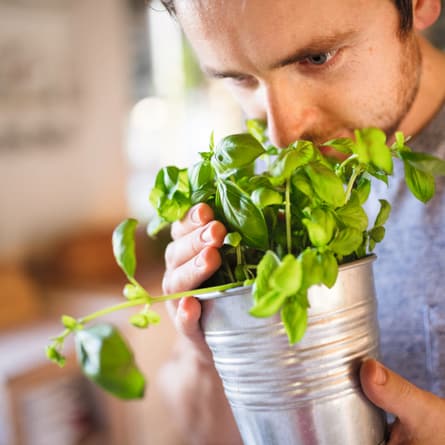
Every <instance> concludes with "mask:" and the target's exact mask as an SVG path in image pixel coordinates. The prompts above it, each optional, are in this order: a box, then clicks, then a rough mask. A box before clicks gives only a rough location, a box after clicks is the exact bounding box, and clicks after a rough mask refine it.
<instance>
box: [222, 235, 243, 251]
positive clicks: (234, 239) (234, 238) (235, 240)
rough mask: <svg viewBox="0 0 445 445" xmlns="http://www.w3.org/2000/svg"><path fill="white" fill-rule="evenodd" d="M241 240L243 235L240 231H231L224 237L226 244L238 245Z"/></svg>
mask: <svg viewBox="0 0 445 445" xmlns="http://www.w3.org/2000/svg"><path fill="white" fill-rule="evenodd" d="M240 242H241V235H240V234H239V233H238V232H230V233H228V234H227V235H226V236H225V237H224V244H227V245H228V246H232V247H237V246H239V244H240Z"/></svg>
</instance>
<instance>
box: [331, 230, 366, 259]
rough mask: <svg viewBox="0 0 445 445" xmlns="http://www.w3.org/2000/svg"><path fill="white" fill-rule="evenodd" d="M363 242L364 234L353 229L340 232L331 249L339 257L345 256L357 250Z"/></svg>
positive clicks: (332, 242)
mask: <svg viewBox="0 0 445 445" xmlns="http://www.w3.org/2000/svg"><path fill="white" fill-rule="evenodd" d="M362 241H363V232H362V231H360V230H357V229H353V228H352V227H346V228H344V229H341V230H339V231H338V232H337V233H336V235H335V237H334V239H333V240H332V241H331V243H330V244H329V248H330V249H331V250H332V251H333V252H335V253H336V254H338V255H341V256H345V255H349V254H351V253H353V252H354V251H355V250H357V249H358V248H359V247H360V245H361V244H362Z"/></svg>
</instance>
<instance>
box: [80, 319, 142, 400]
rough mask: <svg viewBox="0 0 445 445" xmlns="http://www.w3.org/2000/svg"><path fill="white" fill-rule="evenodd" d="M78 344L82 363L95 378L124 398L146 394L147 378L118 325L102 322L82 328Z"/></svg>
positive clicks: (108, 389) (87, 373) (98, 382)
mask: <svg viewBox="0 0 445 445" xmlns="http://www.w3.org/2000/svg"><path fill="white" fill-rule="evenodd" d="M75 344H76V353H77V359H78V361H79V364H80V366H81V367H82V370H83V372H84V373H85V375H86V376H87V377H89V378H90V379H91V380H92V381H94V382H95V383H97V384H98V385H100V386H101V387H102V388H104V389H105V390H106V391H109V392H111V393H112V394H114V395H115V396H118V397H120V398H122V399H139V398H142V397H143V395H144V388H145V379H144V377H143V375H142V374H141V372H140V371H139V370H138V368H137V366H136V364H135V361H134V357H133V354H132V352H131V351H130V350H129V349H128V347H127V345H126V343H125V341H124V339H123V338H122V337H121V335H120V333H119V332H118V330H117V329H116V328H114V327H113V326H111V325H108V324H101V325H96V326H93V327H91V328H88V329H84V330H82V331H78V332H76V336H75Z"/></svg>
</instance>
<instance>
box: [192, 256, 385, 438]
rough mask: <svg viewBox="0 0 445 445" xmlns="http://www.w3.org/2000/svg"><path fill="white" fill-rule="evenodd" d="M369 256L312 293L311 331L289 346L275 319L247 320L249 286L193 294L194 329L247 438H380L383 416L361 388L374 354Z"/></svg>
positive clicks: (344, 267) (374, 322)
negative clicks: (197, 326) (198, 303)
mask: <svg viewBox="0 0 445 445" xmlns="http://www.w3.org/2000/svg"><path fill="white" fill-rule="evenodd" d="M374 259H375V257H374V256H370V257H367V258H364V259H361V260H358V261H356V262H353V263H350V264H346V265H342V266H341V267H340V271H339V276H338V279H337V282H336V284H335V286H334V287H333V288H331V289H328V288H326V287H324V286H314V287H312V288H311V289H310V291H309V301H310V303H311V308H310V310H309V322H308V329H307V332H306V334H305V336H304V338H303V340H302V341H301V342H300V343H298V344H296V345H293V346H290V345H289V342H288V339H287V335H286V333H285V330H284V326H283V324H282V322H281V320H280V317H279V316H278V315H277V316H274V317H270V318H266V319H261V318H254V317H252V316H250V315H249V314H248V310H249V309H250V307H251V306H252V296H251V288H250V287H244V288H238V289H232V290H230V291H226V292H222V293H214V294H207V295H205V296H200V299H201V300H202V309H203V312H202V318H201V326H202V329H203V331H204V333H205V337H206V341H207V343H208V345H209V347H210V349H211V350H212V353H213V358H214V361H215V365H216V368H217V370H218V372H219V375H220V377H221V379H222V381H223V384H224V389H225V393H226V395H227V398H228V400H229V402H230V405H231V407H232V410H233V413H234V416H235V419H236V422H237V424H238V428H239V430H240V432H241V436H242V438H243V441H244V444H245V445H381V444H384V443H385V431H386V424H385V416H384V413H383V412H382V411H381V410H380V409H378V408H377V407H375V406H374V405H372V404H371V403H370V402H369V401H368V400H367V399H366V398H365V396H364V395H363V393H362V390H361V388H360V383H359V376H358V370H359V367H360V364H361V362H362V361H363V359H364V358H367V357H374V358H376V357H377V356H378V349H379V337H378V325H377V317H376V299H375V290H374V281H373V273H372V261H373V260H374Z"/></svg>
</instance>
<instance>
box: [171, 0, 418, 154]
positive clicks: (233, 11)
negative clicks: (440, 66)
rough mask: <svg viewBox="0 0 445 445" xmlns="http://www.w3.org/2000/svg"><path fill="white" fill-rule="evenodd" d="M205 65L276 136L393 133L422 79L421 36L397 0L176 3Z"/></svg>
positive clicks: (283, 140) (281, 141)
mask: <svg viewBox="0 0 445 445" xmlns="http://www.w3.org/2000/svg"><path fill="white" fill-rule="evenodd" d="M176 9H177V15H178V20H179V22H180V23H181V25H182V27H183V29H184V31H185V33H186V35H187V37H188V39H189V40H190V42H191V44H192V46H193V47H194V49H195V51H196V54H197V56H198V59H199V61H200V63H201V65H202V68H203V69H204V71H205V72H207V73H208V74H209V75H210V76H214V77H217V78H223V79H224V82H226V84H227V86H228V87H229V88H230V90H231V91H232V93H233V94H234V96H235V97H236V98H237V100H238V101H239V103H240V105H241V107H242V108H243V110H244V111H245V113H246V115H247V116H248V117H257V118H265V119H267V122H268V128H269V133H270V137H271V140H272V142H273V143H274V144H275V145H277V146H280V147H284V146H287V145H288V144H289V143H290V142H292V141H294V140H296V139H310V140H314V141H315V142H322V141H326V140H328V139H330V138H332V137H338V136H350V135H351V134H352V131H353V130H354V129H355V128H362V127H369V126H375V127H380V128H382V129H384V130H386V132H387V133H388V134H391V133H392V132H394V131H395V130H396V129H397V128H398V126H399V124H400V122H401V121H402V120H403V118H404V116H405V114H406V113H407V111H408V110H409V108H410V106H411V104H412V102H413V100H414V98H415V95H416V92H417V88H418V83H419V77H420V55H419V50H418V46H417V41H416V39H415V36H414V34H413V35H410V36H408V37H407V38H404V39H401V38H400V37H399V35H398V29H399V16H398V13H397V10H396V9H395V7H394V5H393V3H392V2H391V1H390V0H310V1H308V0H279V1H277V0H177V2H176Z"/></svg>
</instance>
